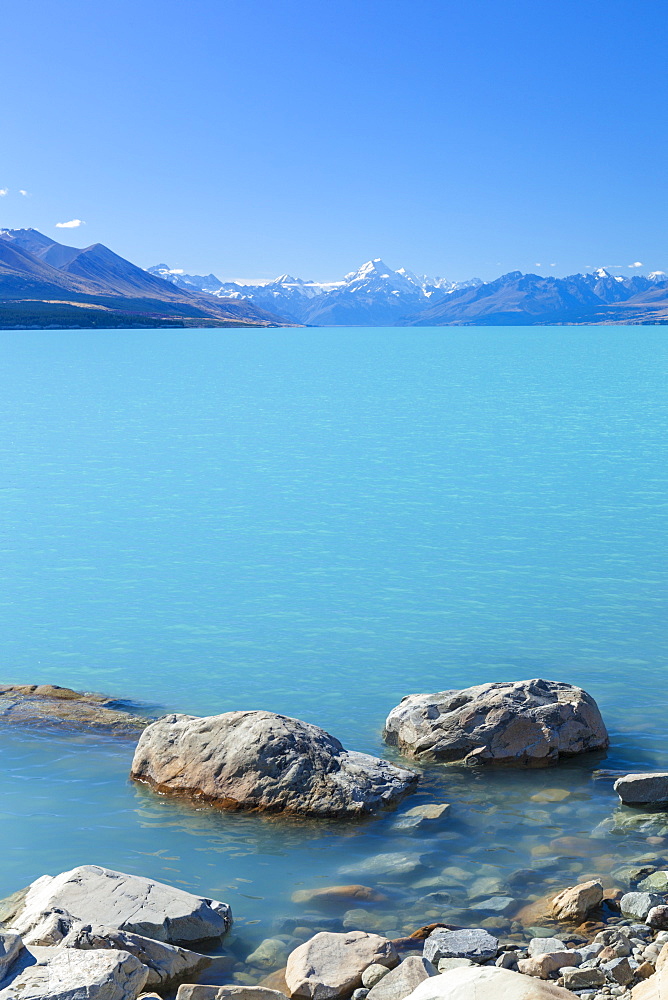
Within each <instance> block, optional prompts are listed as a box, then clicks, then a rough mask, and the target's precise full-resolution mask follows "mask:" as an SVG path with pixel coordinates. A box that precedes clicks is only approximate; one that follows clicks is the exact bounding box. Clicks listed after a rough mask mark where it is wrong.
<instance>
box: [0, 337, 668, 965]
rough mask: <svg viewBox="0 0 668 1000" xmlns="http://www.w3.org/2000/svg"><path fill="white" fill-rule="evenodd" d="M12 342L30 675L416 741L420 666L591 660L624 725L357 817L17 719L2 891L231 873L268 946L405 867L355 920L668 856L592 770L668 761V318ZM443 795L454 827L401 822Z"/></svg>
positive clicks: (466, 670) (7, 625) (476, 913)
mask: <svg viewBox="0 0 668 1000" xmlns="http://www.w3.org/2000/svg"><path fill="white" fill-rule="evenodd" d="M0 351H1V355H2V364H1V365H0V379H1V380H2V391H1V393H0V408H1V410H2V420H1V424H0V427H1V431H0V448H1V452H2V454H1V461H0V469H1V481H0V504H1V512H0V546H1V548H2V559H1V561H0V567H1V573H2V590H1V593H0V635H1V637H2V645H1V653H0V656H1V658H2V670H1V672H0V680H1V681H3V682H12V683H28V682H33V683H56V684H62V685H67V686H70V687H74V688H77V689H86V690H94V691H102V692H105V693H108V694H111V695H114V696H117V697H119V698H124V699H129V700H131V701H133V702H135V703H138V704H139V705H143V706H144V707H145V708H146V710H147V711H149V710H150V711H152V712H154V713H158V714H159V713H162V712H166V711H182V712H188V713H193V714H202V715H208V714H215V713H218V712H225V711H229V710H232V709H249V708H263V709H268V710H271V711H277V712H282V713H285V714H287V715H291V716H296V717H298V718H302V719H305V720H308V721H310V722H314V723H316V724H318V725H320V726H323V727H324V728H325V729H327V730H328V731H330V732H331V733H333V734H334V735H335V736H337V737H338V738H339V739H341V740H342V742H343V743H344V744H345V745H346V746H348V747H350V748H354V749H359V750H362V751H366V752H369V753H373V754H377V755H385V756H387V757H388V758H389V759H398V758H397V756H396V754H395V752H394V751H390V750H388V749H387V748H386V747H384V745H383V742H382V739H381V730H382V726H383V722H384V719H385V717H386V715H387V713H388V711H389V710H390V708H392V707H393V706H394V705H395V704H396V703H397V702H398V701H399V700H400V699H401V698H402V697H403V696H404V695H406V694H410V693H414V692H420V691H438V690H443V689H446V688H455V687H465V686H468V685H471V684H476V683H482V682H484V681H491V680H516V679H523V678H530V677H539V676H540V677H547V678H550V679H554V680H564V681H568V682H571V683H574V684H578V685H580V686H582V687H584V688H586V689H587V690H588V691H589V692H590V693H591V694H592V695H593V696H594V698H595V699H596V700H597V702H598V704H599V706H600V708H601V711H602V713H603V715H604V718H605V720H606V722H607V725H608V728H609V730H610V735H611V747H610V751H609V753H608V754H607V756H600V755H599V757H596V758H595V759H589V758H587V759H585V758H583V759H581V760H576V761H571V762H569V763H565V764H562V765H560V766H559V767H557V768H554V769H550V770H546V771H519V772H518V771H491V770H471V769H466V768H463V767H455V766H449V767H446V766H429V767H425V768H424V769H423V770H424V780H423V783H422V785H421V786H420V790H419V791H418V792H417V793H416V794H415V795H414V796H412V797H410V798H408V799H406V800H405V801H404V803H402V804H401V805H400V807H399V808H398V810H397V812H396V813H389V814H386V815H383V816H379V817H377V818H373V819H369V820H366V821H364V822H360V823H353V824H350V823H349V824H337V823H333V822H320V823H317V822H295V821H286V820H281V819H277V818H273V819H269V818H263V817H258V816H253V815H244V814H229V813H227V814H226V813H221V812H218V811H216V810H214V809H211V808H205V809H200V810H196V809H194V808H191V807H189V806H186V805H184V804H183V803H177V802H175V801H173V800H170V799H167V798H164V797H161V796H158V795H156V794H154V793H152V792H150V791H149V790H147V789H146V788H144V787H141V786H136V785H133V784H132V783H131V782H129V781H128V777H127V775H128V770H129V766H130V761H131V758H132V746H131V745H129V744H128V743H124V742H121V741H119V742H117V741H114V740H112V739H108V738H102V737H94V736H91V735H83V734H71V733H62V732H60V733H59V732H57V731H56V730H52V731H49V730H36V729H33V730H26V729H18V728H9V727H8V726H4V727H3V728H2V729H1V730H0V753H1V759H2V768H1V770H0V815H1V818H2V822H1V824H0V835H1V838H2V842H1V851H2V858H3V863H2V866H0V896H4V895H7V894H9V893H11V892H13V891H14V890H16V889H18V888H20V887H22V886H24V885H26V884H27V883H29V882H30V881H32V880H33V879H35V878H36V877H38V876H39V875H41V874H44V873H50V874H56V873H57V872H60V871H63V870H65V869H69V868H72V867H74V866H76V865H79V864H87V863H94V864H100V865H104V866H107V867H109V868H114V869H118V870H121V871H126V872H134V873H137V874H144V875H148V876H152V877H155V878H157V879H160V880H162V881H165V882H169V883H172V884H174V885H176V886H180V887H183V888H188V889H191V890H193V891H195V892H198V893H201V894H204V895H207V896H213V897H216V898H219V899H223V900H225V901H227V902H229V903H230V904H231V905H232V908H233V912H234V916H235V927H234V930H233V932H232V934H231V935H230V936H229V937H228V939H227V940H226V941H225V949H226V951H227V952H228V953H230V954H231V955H232V956H233V958H234V961H235V962H238V963H242V962H244V961H245V958H246V957H247V956H248V954H249V953H250V952H252V950H253V949H254V948H255V947H256V945H257V944H258V943H259V942H260V941H262V940H263V939H264V938H267V937H275V936H276V934H278V935H279V936H280V935H282V936H283V937H282V938H280V937H279V940H282V941H283V943H284V944H285V947H286V948H289V947H292V946H294V943H295V942H296V938H295V937H294V936H292V931H293V929H294V928H295V927H297V928H299V927H302V928H303V927H304V926H306V927H313V926H316V925H317V923H318V920H319V919H320V918H318V917H317V916H315V911H313V910H309V907H308V906H305V905H300V904H298V903H294V902H292V900H291V896H292V894H293V892H295V890H300V889H302V890H303V889H312V888H317V887H320V886H325V885H330V884H335V883H348V882H361V883H364V884H367V885H370V886H373V887H375V888H378V889H380V890H382V891H383V892H384V893H385V894H386V895H387V896H388V897H389V902H388V903H386V904H384V905H378V906H376V907H368V908H367V909H366V911H364V910H363V911H362V912H358V913H357V914H356V913H354V912H353V913H352V914H351V913H350V911H351V910H353V911H354V910H355V909H357V910H359V909H360V908H359V906H357V905H356V904H348V905H346V906H345V907H343V908H342V909H340V910H337V911H333V912H329V913H328V914H327V918H328V919H330V920H331V921H339V920H344V916H345V926H347V927H353V926H355V927H359V928H360V929H362V930H376V929H380V930H382V932H383V933H387V934H389V936H397V935H400V934H405V933H408V932H410V931H411V930H413V929H415V928H417V927H419V926H420V925H421V924H425V923H429V922H432V921H434V920H444V921H448V920H450V921H451V922H453V923H465V924H468V925H469V926H471V925H473V926H476V925H479V924H480V922H481V921H482V920H484V919H487V918H488V916H489V913H488V912H487V911H485V910H484V909H483V910H479V909H476V906H479V905H480V903H481V901H483V902H484V900H488V899H489V898H490V897H492V898H493V897H494V896H495V895H499V894H503V895H510V896H512V897H517V900H518V906H519V905H521V902H522V901H526V900H531V898H532V897H535V896H538V895H540V894H541V893H544V892H546V891H548V890H549V889H550V888H551V887H556V888H561V887H563V886H564V885H568V884H573V883H574V882H575V881H581V880H582V879H583V878H585V877H587V876H588V875H590V874H592V875H602V876H604V877H605V879H606V885H607V884H609V885H611V886H612V885H614V884H617V883H616V882H615V876H614V875H613V874H611V873H614V872H615V871H616V869H617V868H618V867H619V866H620V865H622V864H623V863H624V862H626V861H629V860H635V859H638V858H641V857H643V856H645V855H647V854H648V853H651V854H653V855H654V856H655V857H661V858H664V857H665V858H666V859H668V818H666V817H662V816H656V817H653V818H652V817H650V818H640V819H636V818H635V814H633V813H631V811H629V810H623V809H620V808H618V805H617V798H616V796H615V794H614V792H613V791H612V781H613V778H612V777H611V776H606V775H605V774H603V775H595V773H594V772H595V771H596V770H597V769H600V768H603V769H609V770H612V771H614V770H619V769H625V770H636V769H638V770H639V769H652V768H657V767H659V768H665V767H666V765H667V763H668V756H667V754H668V727H667V726H666V687H665V685H666V677H667V672H666V670H667V666H668V662H667V661H668V641H667V638H668V636H667V632H668V628H667V621H668V616H667V615H666V596H667V594H666V590H667V588H666V578H667V575H668V558H667V555H668V553H667V551H666V550H667V545H666V515H667V513H668V502H667V490H666V488H667V486H668V455H667V453H666V452H667V448H666V440H667V430H668V427H667V425H668V394H667V392H666V385H667V382H666V372H667V368H668V365H667V360H668V346H667V339H666V331H665V330H664V329H662V328H660V327H630V328H621V327H618V328H615V327H598V328H584V327H580V328H572V327H570V328H569V327H567V328H541V327H537V328H529V329H527V328H496V329H494V328H463V329H433V330H430V329H360V330H352V329H335V330H328V329H299V330H269V331H261V332H252V331H247V330H206V331H205V330H188V331H186V330H184V331H178V332H174V331H169V330H155V331H97V332H91V331H52V332H44V331H27V332H25V331H24V332H4V333H2V334H0ZM555 788H556V789H559V790H560V796H559V798H560V800H559V801H547V802H541V801H536V800H535V799H534V798H532V796H536V795H538V796H539V799H540V798H542V797H544V796H541V795H540V793H541V792H542V791H544V790H545V789H555ZM547 798H548V799H549V798H550V796H547ZM434 801H436V802H449V803H450V804H451V809H450V812H449V815H448V818H447V821H446V822H443V823H441V824H440V825H438V826H436V827H435V828H434V829H433V830H431V829H430V830H428V831H427V832H425V831H424V830H422V831H420V832H419V833H411V832H410V831H406V830H401V829H396V828H394V824H395V823H396V820H397V817H398V816H401V815H402V813H403V812H405V811H406V810H408V809H409V808H410V807H412V806H413V805H415V804H418V803H420V802H434ZM592 834H593V836H592ZM386 853H398V854H400V855H402V856H406V857H407V858H408V863H407V865H406V866H404V867H405V868H406V869H407V870H405V871H398V870H397V868H396V865H394V866H393V865H386V866H385V869H386V870H384V871H383V867H384V866H383V863H382V860H381V862H378V861H373V859H375V858H377V856H378V855H382V854H386ZM374 865H375V869H376V870H375V871H373V870H370V868H369V866H371V869H373V868H374ZM408 869H411V870H408ZM523 869H531V870H532V872H534V876H533V877H532V878H526V877H524V876H522V877H520V878H519V879H518V878H517V877H516V878H514V877H513V876H514V873H515V872H517V871H518V870H523ZM481 880H482V881H481ZM433 893H437V895H436V896H434V895H431V894H433ZM462 913H464V916H462ZM501 923H502V921H501ZM508 923H510V921H508ZM514 929H515V931H517V928H516V927H515V928H514ZM508 930H509V932H510V931H512V930H513V927H512V926H509V928H508ZM302 935H303V932H302ZM269 971H271V969H270V968H265V969H262V970H260V969H257V968H249V967H247V966H246V967H242V966H241V964H238V965H237V966H236V969H235V970H234V971H233V973H229V972H227V973H224V972H222V971H220V970H219V971H218V973H214V972H212V973H209V974H207V973H204V975H203V977H202V978H203V981H215V980H214V978H213V976H214V974H215V975H219V981H221V982H222V981H229V980H230V977H231V976H232V975H239V974H241V976H242V980H240V981H243V977H244V976H245V977H246V981H250V980H255V981H257V980H259V979H260V978H262V976H264V975H266V974H267V973H268V972H269Z"/></svg>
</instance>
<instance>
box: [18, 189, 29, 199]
mask: <svg viewBox="0 0 668 1000" xmlns="http://www.w3.org/2000/svg"><path fill="white" fill-rule="evenodd" d="M19 194H22V195H23V197H24V198H27V197H28V192H27V191H24V190H23V188H19Z"/></svg>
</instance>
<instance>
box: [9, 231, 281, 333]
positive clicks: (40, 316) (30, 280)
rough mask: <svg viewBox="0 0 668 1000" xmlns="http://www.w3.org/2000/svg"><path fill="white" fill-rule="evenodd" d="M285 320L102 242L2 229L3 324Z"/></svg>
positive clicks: (262, 322)
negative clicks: (69, 241)
mask: <svg viewBox="0 0 668 1000" xmlns="http://www.w3.org/2000/svg"><path fill="white" fill-rule="evenodd" d="M105 322H107V323H110V324H111V325H112V326H119V325H129V326H133V325H141V326H147V325H156V323H157V324H162V323H168V324H169V325H179V324H180V325H183V323H184V322H185V323H186V324H189V325H202V326H205V325H228V326H229V325H239V324H241V325H245V326H273V325H284V323H283V321H282V320H281V319H280V317H278V316H275V315H273V314H272V315H269V314H268V313H265V312H264V311H263V310H261V309H258V307H257V306H256V305H254V304H253V303H251V302H247V301H243V300H238V299H237V300H232V301H229V302H228V301H226V300H225V299H224V298H222V297H220V298H214V297H213V296H211V295H205V294H203V293H202V292H198V291H189V290H186V289H183V288H175V287H173V286H172V285H169V284H167V283H166V282H165V281H163V280H162V278H159V277H156V276H155V275H153V274H150V273H149V272H148V271H145V270H143V269H142V268H140V267H137V265H136V264H132V263H131V262H130V261H129V260H125V258H124V257H120V256H119V255H118V254H115V253H114V252H113V251H112V250H110V249H109V248H108V247H106V246H104V245H103V244H102V243H94V244H93V245H92V246H89V247H83V248H79V247H70V246H65V245H64V244H62V243H57V242H56V241H55V240H52V239H51V238H50V237H48V236H45V235H44V234H43V233H40V232H38V231H37V230H36V229H0V326H3V325H4V326H24V325H31V326H32V325H36V326H44V325H50V326H51V325H53V326H59V325H66V326H72V325H83V326H88V325H93V326H104V324H105Z"/></svg>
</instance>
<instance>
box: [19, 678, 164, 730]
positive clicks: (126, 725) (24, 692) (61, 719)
mask: <svg viewBox="0 0 668 1000" xmlns="http://www.w3.org/2000/svg"><path fill="white" fill-rule="evenodd" d="M119 704H121V705H122V703H119V702H116V701H114V700H113V699H111V698H105V697H104V695H99V694H91V693H90V692H86V691H72V690H71V689H70V688H63V687H58V686H57V685H56V684H3V685H0V722H3V723H6V724H7V723H8V724H12V725H40V724H41V725H48V724H54V723H56V724H58V725H63V726H69V727H71V728H73V729H90V730H94V731H99V732H107V733H110V734H111V735H114V736H119V737H126V738H133V739H136V738H137V737H138V736H139V733H140V732H141V731H142V730H143V729H145V728H146V726H147V725H148V724H149V722H150V721H151V720H150V719H147V718H145V717H143V716H139V715H133V714H132V713H131V712H129V711H124V710H123V709H122V708H119V707H118V706H119Z"/></svg>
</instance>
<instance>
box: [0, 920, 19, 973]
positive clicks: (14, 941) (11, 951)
mask: <svg viewBox="0 0 668 1000" xmlns="http://www.w3.org/2000/svg"><path fill="white" fill-rule="evenodd" d="M22 947H23V942H22V941H21V938H20V936H19V935H18V934H15V933H13V932H12V931H0V981H2V979H4V977H5V976H6V974H7V970H8V969H9V968H10V966H11V965H12V963H13V962H14V960H15V959H16V957H17V956H18V953H19V952H20V951H21V948H22Z"/></svg>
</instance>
